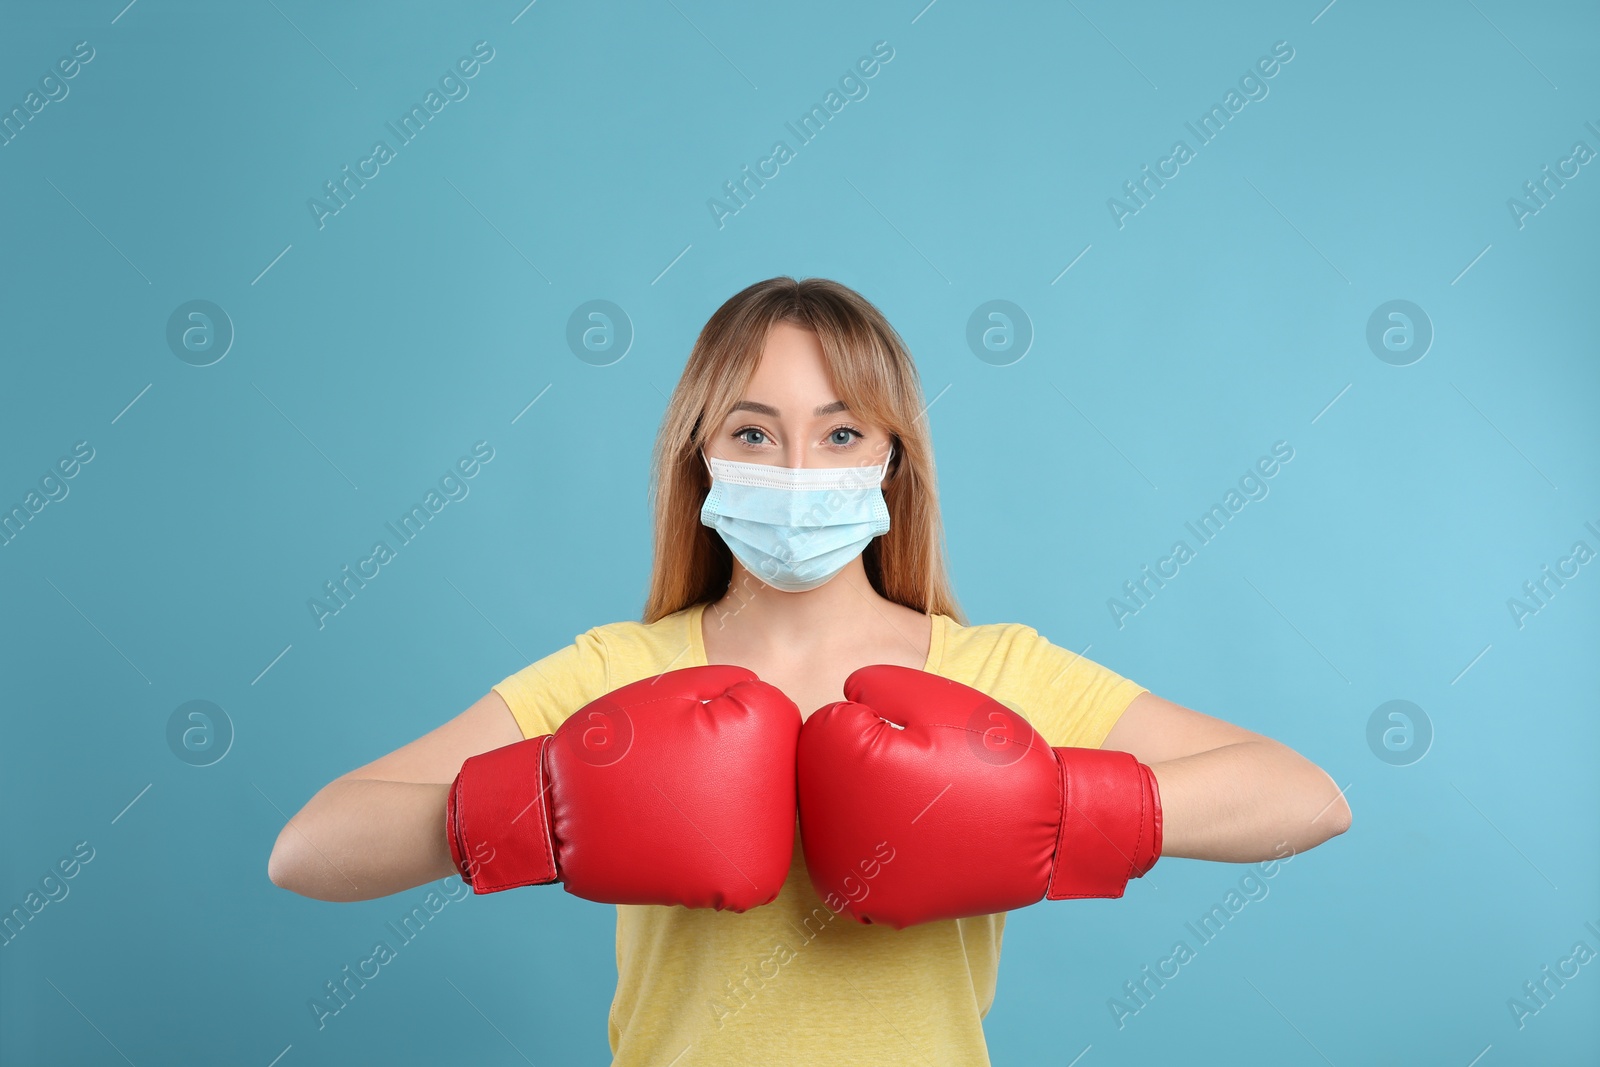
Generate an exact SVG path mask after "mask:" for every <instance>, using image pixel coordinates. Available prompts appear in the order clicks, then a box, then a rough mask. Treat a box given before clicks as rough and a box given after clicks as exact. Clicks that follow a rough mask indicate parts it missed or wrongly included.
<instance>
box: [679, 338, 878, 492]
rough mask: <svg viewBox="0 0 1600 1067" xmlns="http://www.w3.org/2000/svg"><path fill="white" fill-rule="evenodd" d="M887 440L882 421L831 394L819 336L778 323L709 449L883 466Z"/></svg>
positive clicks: (719, 455) (757, 459)
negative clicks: (871, 419) (861, 415)
mask: <svg viewBox="0 0 1600 1067" xmlns="http://www.w3.org/2000/svg"><path fill="white" fill-rule="evenodd" d="M889 444H890V441H889V435H888V434H887V433H885V432H884V431H883V429H882V428H881V427H880V426H878V425H877V424H875V423H870V422H867V421H865V420H863V419H861V418H858V417H856V416H855V415H854V414H853V413H851V411H850V410H849V409H848V408H847V407H846V406H845V403H844V401H842V400H840V399H839V397H838V395H837V394H836V393H835V392H834V389H833V381H832V379H831V378H830V376H829V374H828V364H827V362H826V361H825V360H824V358H823V355H822V342H821V341H820V340H818V338H817V335H816V334H815V333H814V332H812V331H811V330H809V329H806V328H805V327H803V326H797V325H795V324H794V323H792V322H780V323H778V324H777V325H775V326H773V328H772V330H771V332H770V333H769V334H768V335H767V344H766V347H765V348H763V349H762V351H761V362H760V363H759V364H758V365H757V366H756V372H755V375H754V376H753V377H752V378H751V379H750V385H749V387H748V388H747V389H746V390H745V392H744V396H743V397H742V398H741V399H740V402H739V403H738V404H736V405H735V406H734V409H733V411H731V412H730V413H729V414H728V417H727V418H726V419H725V420H723V423H722V426H721V427H719V428H718V430H717V432H716V433H714V434H712V436H711V439H710V441H709V442H708V443H707V445H706V454H707V455H708V456H711V457H713V458H716V459H732V460H739V461H741V462H744V463H767V464H771V465H773V466H779V467H858V466H875V465H877V464H879V463H882V462H883V461H884V459H885V458H886V457H887V455H888V449H889Z"/></svg>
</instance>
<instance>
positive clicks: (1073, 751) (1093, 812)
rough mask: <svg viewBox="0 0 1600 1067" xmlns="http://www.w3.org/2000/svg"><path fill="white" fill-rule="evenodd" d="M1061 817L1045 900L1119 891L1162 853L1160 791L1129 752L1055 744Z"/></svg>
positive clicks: (1145, 769)
mask: <svg viewBox="0 0 1600 1067" xmlns="http://www.w3.org/2000/svg"><path fill="white" fill-rule="evenodd" d="M1052 751H1054V753H1055V756H1056V766H1057V770H1058V773H1059V775H1060V780H1061V823H1060V827H1059V829H1058V831H1057V838H1056V854H1055V862H1054V865H1053V867H1052V869H1051V871H1050V884H1049V887H1048V888H1047V889H1046V891H1045V899H1046V900H1071V899H1078V898H1083V897H1120V896H1122V892H1123V890H1124V889H1126V888H1127V885H1128V880H1129V879H1130V878H1140V877H1142V876H1143V875H1144V873H1145V872H1146V871H1148V870H1149V869H1150V868H1151V867H1153V866H1155V862H1156V860H1158V859H1160V858H1161V796H1160V793H1159V792H1158V791H1157V789H1156V778H1155V775H1154V774H1153V773H1151V771H1150V768H1149V767H1146V766H1145V765H1144V764H1142V763H1140V762H1139V761H1138V760H1137V759H1135V758H1134V756H1133V755H1132V754H1131V753H1128V752H1116V751H1112V750H1109V749H1097V748H1056V749H1053V750H1052Z"/></svg>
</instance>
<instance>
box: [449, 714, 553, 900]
mask: <svg viewBox="0 0 1600 1067" xmlns="http://www.w3.org/2000/svg"><path fill="white" fill-rule="evenodd" d="M549 741H550V735H549V734H544V735H542V736H539V737H530V738H528V739H527V740H525V741H517V742H515V743H513V744H510V745H506V746H504V747H502V748H496V749H491V750H490V751H488V752H483V753H480V754H478V755H476V756H471V757H468V759H467V760H466V762H464V763H462V765H461V771H460V773H458V774H457V775H456V779H455V781H454V782H453V783H452V784H451V786H450V795H449V798H448V799H447V800H446V801H445V836H446V837H447V838H449V841H450V859H451V860H453V861H454V862H455V865H456V870H458V871H460V872H461V879H462V881H464V882H466V883H467V884H468V885H470V886H471V887H472V891H473V892H474V893H495V892H499V891H500V890H502V889H516V888H517V887H519V886H525V885H545V884H548V883H550V882H554V881H556V880H557V879H558V878H559V877H560V875H559V872H558V871H557V869H556V853H555V843H554V841H553V840H552V839H551V835H550V817H549V811H548V803H549V793H548V791H547V789H546V786H547V785H548V784H549V783H548V780H547V779H546V777H545V766H544V750H545V746H546V745H547V744H548V743H549Z"/></svg>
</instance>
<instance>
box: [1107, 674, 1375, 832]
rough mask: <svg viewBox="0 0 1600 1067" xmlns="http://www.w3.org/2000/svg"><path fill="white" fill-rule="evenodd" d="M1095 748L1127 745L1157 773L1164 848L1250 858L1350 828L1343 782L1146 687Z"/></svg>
mask: <svg viewBox="0 0 1600 1067" xmlns="http://www.w3.org/2000/svg"><path fill="white" fill-rule="evenodd" d="M1100 747H1101V748H1108V749H1115V750H1117V751H1119V752H1128V753H1132V755H1133V756H1134V758H1135V759H1137V760H1138V761H1139V762H1140V763H1143V764H1145V765H1146V766H1148V767H1149V768H1150V770H1151V772H1152V773H1153V774H1154V775H1155V778H1156V787H1157V789H1158V790H1159V792H1160V797H1161V837H1162V844H1161V854H1162V855H1163V856H1181V857H1184V858H1187V859H1197V860H1222V861H1224V862H1228V863H1251V862H1255V861H1258V860H1270V859H1277V858H1280V857H1281V856H1282V854H1283V853H1282V846H1283V844H1285V843H1287V844H1288V846H1289V847H1290V848H1292V849H1294V851H1295V852H1304V851H1305V850H1306V849H1308V848H1315V847H1316V846H1318V845H1320V844H1322V842H1324V841H1326V840H1327V839H1328V838H1330V837H1333V836H1334V835H1335V834H1342V833H1344V832H1345V831H1346V830H1348V829H1349V828H1350V805H1348V804H1347V803H1345V799H1344V791H1343V790H1341V789H1340V788H1339V787H1338V786H1337V785H1335V784H1334V782H1333V780H1332V779H1331V778H1329V777H1328V775H1327V773H1326V772H1325V771H1323V769H1322V768H1321V767H1318V766H1317V765H1316V764H1315V763H1312V762H1311V761H1310V760H1308V759H1306V758H1305V757H1304V756H1302V755H1300V754H1299V753H1298V752H1296V751H1294V749H1292V748H1290V747H1288V746H1287V745H1284V744H1281V743H1280V742H1277V741H1274V740H1272V739H1271V738H1270V737H1263V736H1262V735H1261V734H1258V733H1253V732H1251V731H1249V730H1246V729H1244V728H1243V727H1241V726H1235V725H1233V724H1232V723H1228V722H1224V721H1223V720H1221V719H1216V718H1212V717H1211V716H1209V715H1202V714H1201V713H1200V712H1198V711H1194V710H1192V709H1190V708H1186V707H1183V706H1182V705H1181V704H1174V703H1173V702H1172V701H1170V700H1164V699H1162V698H1161V697H1158V696H1156V695H1155V694H1154V693H1149V692H1145V693H1140V694H1139V695H1138V696H1136V697H1134V698H1133V702H1132V703H1130V704H1129V705H1128V708H1127V710H1126V711H1124V712H1123V713H1122V717H1121V718H1120V719H1118V720H1117V723H1116V725H1115V726H1113V727H1112V728H1111V733H1110V734H1108V735H1107V736H1106V739H1105V742H1104V743H1103V744H1102V745H1101V746H1100Z"/></svg>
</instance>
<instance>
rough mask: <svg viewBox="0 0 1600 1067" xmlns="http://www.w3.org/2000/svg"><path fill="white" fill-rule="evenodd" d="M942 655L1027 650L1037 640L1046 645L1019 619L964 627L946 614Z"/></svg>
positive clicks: (1037, 633) (1046, 642) (1035, 631)
mask: <svg viewBox="0 0 1600 1067" xmlns="http://www.w3.org/2000/svg"><path fill="white" fill-rule="evenodd" d="M944 627H945V644H946V647H945V654H946V655H951V654H954V655H963V654H966V655H970V654H974V653H977V654H986V655H992V654H995V653H1002V654H1004V653H1009V652H1017V651H1023V650H1026V649H1030V648H1032V647H1034V646H1036V645H1038V644H1039V643H1040V642H1044V643H1045V644H1049V642H1048V641H1045V639H1044V638H1042V637H1040V636H1039V631H1038V630H1035V629H1034V628H1033V627H1032V626H1029V625H1027V624H1026V623H1020V622H986V623H979V624H977V625H971V626H963V625H961V624H960V623H958V622H956V621H955V620H954V619H951V618H948V617H946V618H945V620H944Z"/></svg>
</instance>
